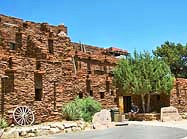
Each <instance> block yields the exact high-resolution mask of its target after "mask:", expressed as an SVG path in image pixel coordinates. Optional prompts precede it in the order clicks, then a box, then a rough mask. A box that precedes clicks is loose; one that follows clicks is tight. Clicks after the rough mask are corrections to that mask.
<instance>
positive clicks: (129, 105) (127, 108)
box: [123, 96, 131, 113]
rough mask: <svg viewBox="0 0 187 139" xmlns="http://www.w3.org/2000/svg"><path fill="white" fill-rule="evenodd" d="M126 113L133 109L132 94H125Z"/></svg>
mask: <svg viewBox="0 0 187 139" xmlns="http://www.w3.org/2000/svg"><path fill="white" fill-rule="evenodd" d="M123 105H124V113H128V112H130V110H131V96H123Z"/></svg>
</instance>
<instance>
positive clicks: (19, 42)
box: [16, 32, 22, 47]
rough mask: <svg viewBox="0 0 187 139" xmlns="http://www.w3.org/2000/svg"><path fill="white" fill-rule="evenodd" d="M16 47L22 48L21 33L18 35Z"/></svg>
mask: <svg viewBox="0 0 187 139" xmlns="http://www.w3.org/2000/svg"><path fill="white" fill-rule="evenodd" d="M16 45H17V46H18V47H21V46H22V33H20V32H17V33H16Z"/></svg>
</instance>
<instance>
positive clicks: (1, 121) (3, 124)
mask: <svg viewBox="0 0 187 139" xmlns="http://www.w3.org/2000/svg"><path fill="white" fill-rule="evenodd" d="M6 127H8V123H7V121H6V120H5V119H0V128H6Z"/></svg>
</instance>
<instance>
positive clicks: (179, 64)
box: [153, 41, 187, 78]
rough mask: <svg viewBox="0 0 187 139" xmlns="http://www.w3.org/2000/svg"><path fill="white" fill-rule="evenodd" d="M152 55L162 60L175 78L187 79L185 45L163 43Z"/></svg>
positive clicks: (186, 51)
mask: <svg viewBox="0 0 187 139" xmlns="http://www.w3.org/2000/svg"><path fill="white" fill-rule="evenodd" d="M153 54H154V55H155V56H157V57H159V58H161V59H163V60H164V61H165V62H166V63H167V64H168V65H169V67H170V69H171V72H172V73H173V74H174V75H175V77H176V78H178V77H183V78H187V45H182V44H180V43H179V44H175V43H172V42H168V41H167V42H165V43H164V44H162V45H161V46H160V47H157V49H156V50H155V51H153Z"/></svg>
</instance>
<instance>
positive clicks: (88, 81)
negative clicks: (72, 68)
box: [86, 79, 91, 93]
mask: <svg viewBox="0 0 187 139" xmlns="http://www.w3.org/2000/svg"><path fill="white" fill-rule="evenodd" d="M90 90H91V80H89V79H87V80H86V91H87V92H88V93H89V92H90Z"/></svg>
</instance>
